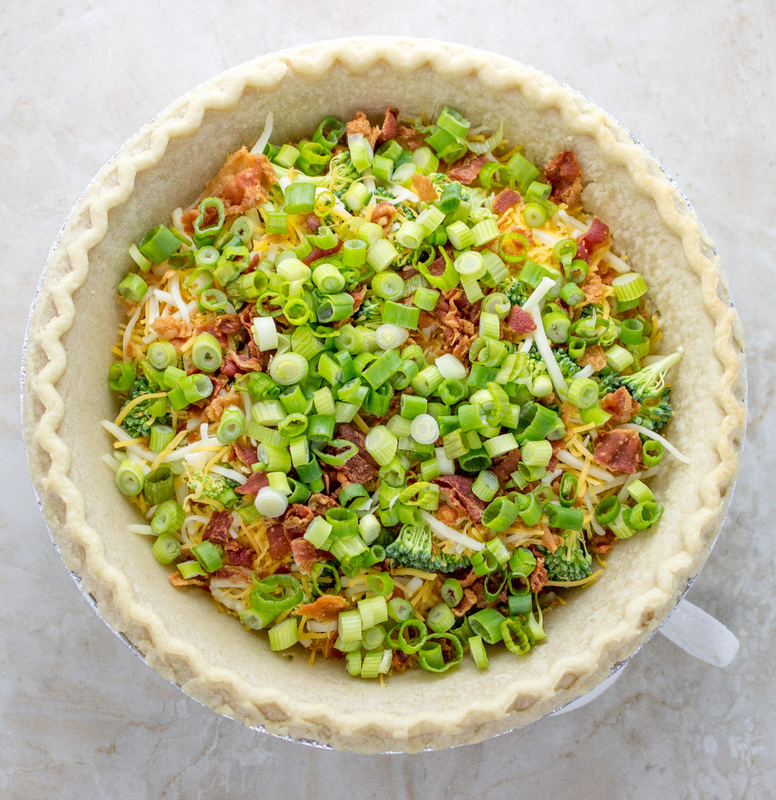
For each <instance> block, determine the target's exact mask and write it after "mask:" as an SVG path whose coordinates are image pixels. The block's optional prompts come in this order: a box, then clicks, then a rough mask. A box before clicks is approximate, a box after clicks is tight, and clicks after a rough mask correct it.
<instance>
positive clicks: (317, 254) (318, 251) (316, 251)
mask: <svg viewBox="0 0 776 800" xmlns="http://www.w3.org/2000/svg"><path fill="white" fill-rule="evenodd" d="M340 250H342V242H341V241H339V242H337V244H336V245H335V246H334V247H330V248H329V249H328V250H324V249H323V248H322V247H313V249H312V252H311V253H310V254H309V255H306V256H305V257H304V258H303V259H302V261H303V262H304V263H305V264H307V266H308V267H309V266H310V264H312V263H313V261H317V260H318V259H319V258H324V257H325V256H330V255H331V254H332V253H339V251H340Z"/></svg>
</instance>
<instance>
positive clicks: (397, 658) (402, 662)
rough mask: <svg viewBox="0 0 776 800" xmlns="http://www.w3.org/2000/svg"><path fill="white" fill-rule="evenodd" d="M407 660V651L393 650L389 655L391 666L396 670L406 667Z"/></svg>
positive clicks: (408, 658)
mask: <svg viewBox="0 0 776 800" xmlns="http://www.w3.org/2000/svg"><path fill="white" fill-rule="evenodd" d="M409 660H410V656H409V653H404V652H402V651H401V650H394V651H393V655H392V656H391V666H392V667H393V668H394V669H395V670H397V671H398V672H401V671H402V670H403V669H405V668H406V666H407V662H408V661H409Z"/></svg>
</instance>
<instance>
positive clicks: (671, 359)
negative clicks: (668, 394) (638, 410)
mask: <svg viewBox="0 0 776 800" xmlns="http://www.w3.org/2000/svg"><path fill="white" fill-rule="evenodd" d="M683 352H684V348H683V347H680V348H679V349H678V350H677V351H676V352H675V353H673V354H672V355H670V356H666V357H665V358H661V359H660V361H656V362H655V363H654V364H650V365H649V366H648V367H644V369H641V370H639V371H638V372H634V373H633V375H626V376H625V377H624V378H621V379H620V383H621V385H622V386H625V388H626V389H627V390H628V391H629V392H630V393H631V394H632V395H633V397H634V398H635V399H636V400H638V401H639V402H640V403H641V402H643V401H644V400H653V399H654V398H656V397H660V396H661V392H662V390H663V387H664V386H665V376H666V372H668V370H669V369H670V368H671V367H672V366H673V365H674V364H676V362H677V361H679V359H680V358H681V357H682V353H683Z"/></svg>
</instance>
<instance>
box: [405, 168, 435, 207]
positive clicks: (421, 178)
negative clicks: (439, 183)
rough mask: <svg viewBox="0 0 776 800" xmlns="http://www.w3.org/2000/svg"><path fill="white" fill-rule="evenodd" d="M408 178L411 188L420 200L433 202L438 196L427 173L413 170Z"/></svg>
mask: <svg viewBox="0 0 776 800" xmlns="http://www.w3.org/2000/svg"><path fill="white" fill-rule="evenodd" d="M410 180H411V182H412V190H413V191H414V192H415V194H416V195H417V196H418V198H419V199H420V200H421V201H422V202H424V203H433V202H434V200H436V199H437V198H438V197H439V195H438V194H437V191H436V189H435V188H434V184H433V183H431V178H429V177H428V175H421V173H420V172H415V173H414V174H413V176H412V178H411V179H410Z"/></svg>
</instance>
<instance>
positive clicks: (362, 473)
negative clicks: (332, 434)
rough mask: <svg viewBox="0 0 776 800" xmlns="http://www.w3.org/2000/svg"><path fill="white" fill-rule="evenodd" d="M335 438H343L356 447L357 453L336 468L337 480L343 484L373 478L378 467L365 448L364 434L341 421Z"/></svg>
mask: <svg viewBox="0 0 776 800" xmlns="http://www.w3.org/2000/svg"><path fill="white" fill-rule="evenodd" d="M336 438H338V439H345V441H348V442H351V443H352V444H354V445H356V447H358V453H357V454H356V455H354V456H352V457H351V458H349V459H348V460H347V461H346V462H345V463H344V464H343V465H342V466H341V467H339V468H338V471H337V480H338V481H339V482H340V483H341V484H342V485H343V486H347V485H348V484H350V483H361V484H364V483H369V481H371V480H373V479H374V477H375V476H376V475H377V472H378V469H379V467H378V465H377V462H376V461H375V460H374V458H372V456H371V455H370V454H369V452H368V451H367V449H366V445H365V438H364V434H363V433H361V431H359V430H356V428H354V427H353V426H352V425H348V424H347V423H346V422H343V423H342V424H340V425H339V426H338V427H337V433H336Z"/></svg>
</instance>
